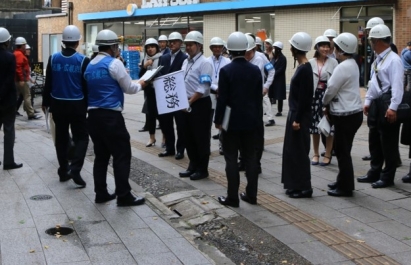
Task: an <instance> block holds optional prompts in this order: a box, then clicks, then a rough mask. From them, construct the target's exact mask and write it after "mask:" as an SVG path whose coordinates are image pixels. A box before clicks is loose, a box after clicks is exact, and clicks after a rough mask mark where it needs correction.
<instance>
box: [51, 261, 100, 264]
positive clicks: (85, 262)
mask: <svg viewBox="0 0 411 265" xmlns="http://www.w3.org/2000/svg"><path fill="white" fill-rule="evenodd" d="M47 265H67V262H61V263H51V262H47ZM70 265H92V263H91V262H90V261H77V262H70Z"/></svg>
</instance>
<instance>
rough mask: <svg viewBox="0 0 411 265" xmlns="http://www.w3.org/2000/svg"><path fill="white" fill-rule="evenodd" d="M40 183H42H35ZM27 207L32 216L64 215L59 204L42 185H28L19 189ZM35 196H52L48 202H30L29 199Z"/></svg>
mask: <svg viewBox="0 0 411 265" xmlns="http://www.w3.org/2000/svg"><path fill="white" fill-rule="evenodd" d="M36 183H42V182H36ZM20 190H21V192H22V194H23V196H24V198H25V200H26V203H27V206H28V207H29V209H30V212H31V214H32V215H33V216H38V215H48V214H62V213H64V210H63V208H61V206H60V204H59V202H58V201H57V199H56V198H55V197H54V194H53V193H52V192H51V191H50V189H48V188H47V187H46V186H44V185H41V184H40V185H37V184H33V185H28V186H24V187H21V188H20ZM35 195H50V196H52V198H51V199H49V200H43V201H39V200H31V199H30V197H32V196H35Z"/></svg>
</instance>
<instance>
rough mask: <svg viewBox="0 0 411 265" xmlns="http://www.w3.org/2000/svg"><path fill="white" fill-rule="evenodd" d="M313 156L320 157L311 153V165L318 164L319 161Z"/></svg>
mask: <svg viewBox="0 0 411 265" xmlns="http://www.w3.org/2000/svg"><path fill="white" fill-rule="evenodd" d="M314 158H317V159H318V160H319V159H320V156H319V155H313V158H312V159H311V165H313V166H316V165H318V164H319V163H320V162H319V161H318V160H317V161H315V160H314Z"/></svg>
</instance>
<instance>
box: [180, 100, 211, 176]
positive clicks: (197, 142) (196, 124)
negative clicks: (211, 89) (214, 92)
mask: <svg viewBox="0 0 411 265" xmlns="http://www.w3.org/2000/svg"><path fill="white" fill-rule="evenodd" d="M210 112H211V99H210V97H204V98H200V99H198V100H197V101H195V102H194V103H193V104H191V112H186V113H184V114H185V122H186V123H185V125H186V126H185V137H186V149H187V156H188V158H189V159H190V163H189V166H188V169H189V170H191V171H196V172H208V162H209V159H210V133H211V132H210Z"/></svg>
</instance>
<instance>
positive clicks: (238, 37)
mask: <svg viewBox="0 0 411 265" xmlns="http://www.w3.org/2000/svg"><path fill="white" fill-rule="evenodd" d="M250 38H251V37H250ZM247 39H248V38H247V36H246V35H245V34H244V33H242V32H239V31H236V32H233V33H231V34H230V36H228V39H227V50H229V51H246V50H247V48H248V40H247Z"/></svg>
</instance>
